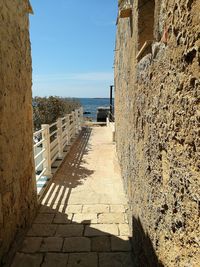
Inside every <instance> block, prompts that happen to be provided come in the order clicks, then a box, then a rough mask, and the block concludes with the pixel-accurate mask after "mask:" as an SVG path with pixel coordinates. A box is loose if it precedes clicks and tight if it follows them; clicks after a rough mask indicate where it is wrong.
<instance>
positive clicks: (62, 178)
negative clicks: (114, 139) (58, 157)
mask: <svg viewBox="0 0 200 267" xmlns="http://www.w3.org/2000/svg"><path fill="white" fill-rule="evenodd" d="M91 133H92V129H91V128H88V127H85V128H83V130H82V132H81V134H80V136H79V138H78V140H77V141H76V142H75V143H74V145H73V147H72V148H71V150H70V153H69V154H68V155H67V156H66V158H65V159H64V161H63V163H62V165H61V166H60V168H59V169H58V171H57V172H56V174H55V176H54V178H53V179H52V183H51V185H50V186H49V189H48V191H47V192H46V194H44V196H43V197H42V199H41V203H42V204H43V205H45V204H46V205H47V204H48V206H50V207H54V208H55V205H56V206H58V207H59V206H60V205H61V202H62V203H64V205H65V206H67V203H68V200H69V197H70V194H71V192H72V190H73V188H76V187H77V186H79V185H81V184H83V183H84V180H85V179H87V178H88V177H89V176H90V175H92V174H93V173H94V171H93V170H89V169H87V168H85V167H83V166H82V165H83V164H84V163H86V162H85V160H84V159H83V157H84V156H85V155H87V154H88V151H89V150H90V145H89V143H88V141H89V138H90V135H91ZM63 208H65V207H63Z"/></svg>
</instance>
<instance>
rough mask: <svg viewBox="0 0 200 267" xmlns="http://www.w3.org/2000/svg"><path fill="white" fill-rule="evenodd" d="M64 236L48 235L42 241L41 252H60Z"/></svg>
mask: <svg viewBox="0 0 200 267" xmlns="http://www.w3.org/2000/svg"><path fill="white" fill-rule="evenodd" d="M62 245H63V238H61V237H47V238H44V239H43V241H42V245H41V248H40V251H41V252H59V251H61V249H62Z"/></svg>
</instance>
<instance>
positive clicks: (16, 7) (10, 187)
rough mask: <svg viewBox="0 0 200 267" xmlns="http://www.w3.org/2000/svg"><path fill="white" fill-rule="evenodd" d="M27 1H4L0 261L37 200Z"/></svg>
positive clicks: (0, 27) (0, 29)
mask: <svg viewBox="0 0 200 267" xmlns="http://www.w3.org/2000/svg"><path fill="white" fill-rule="evenodd" d="M30 11H31V7H30V5H29V2H28V0H18V1H12V0H1V1H0V40H1V41H0V265H1V261H2V259H3V256H4V255H5V253H6V252H8V250H9V248H10V246H11V244H12V242H13V240H14V237H15V236H16V234H17V233H18V232H19V231H20V230H21V229H22V228H25V227H26V226H28V225H29V223H30V221H31V220H32V217H33V215H34V208H35V206H36V203H37V199H36V186H35V181H34V172H33V157H32V155H33V153H32V149H33V148H32V93H31V86H32V67H31V55H30V40H29V18H28V15H29V14H28V13H29V12H30Z"/></svg>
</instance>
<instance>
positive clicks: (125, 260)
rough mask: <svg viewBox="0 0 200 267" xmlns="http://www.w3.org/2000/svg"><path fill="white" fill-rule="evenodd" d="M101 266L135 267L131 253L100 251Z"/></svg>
mask: <svg viewBox="0 0 200 267" xmlns="http://www.w3.org/2000/svg"><path fill="white" fill-rule="evenodd" d="M99 267H133V263H132V256H131V253H129V252H110V253H109V252H107V253H99Z"/></svg>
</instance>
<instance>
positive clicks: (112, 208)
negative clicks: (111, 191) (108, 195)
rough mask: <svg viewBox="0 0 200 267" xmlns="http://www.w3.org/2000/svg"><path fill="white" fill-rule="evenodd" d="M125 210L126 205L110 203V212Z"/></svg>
mask: <svg viewBox="0 0 200 267" xmlns="http://www.w3.org/2000/svg"><path fill="white" fill-rule="evenodd" d="M126 210H127V206H126V205H110V212H111V213H123V212H126Z"/></svg>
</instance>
